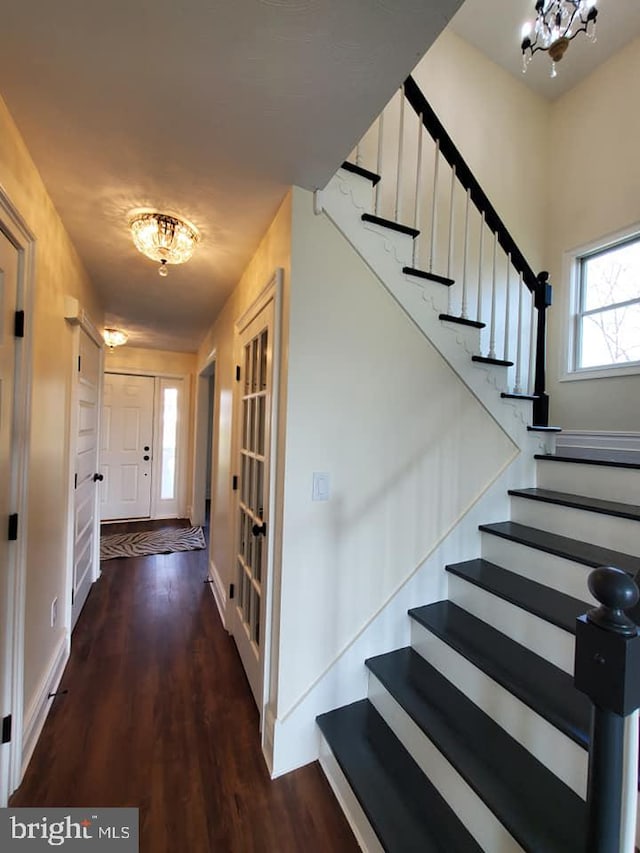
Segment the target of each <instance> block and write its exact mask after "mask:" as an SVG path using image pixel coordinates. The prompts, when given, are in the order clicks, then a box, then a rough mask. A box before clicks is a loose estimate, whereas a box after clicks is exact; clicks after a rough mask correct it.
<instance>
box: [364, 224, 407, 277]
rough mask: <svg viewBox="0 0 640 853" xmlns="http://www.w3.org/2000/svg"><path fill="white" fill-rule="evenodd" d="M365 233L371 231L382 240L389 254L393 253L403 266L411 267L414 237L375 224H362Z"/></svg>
mask: <svg viewBox="0 0 640 853" xmlns="http://www.w3.org/2000/svg"><path fill="white" fill-rule="evenodd" d="M362 227H363V228H364V229H365V231H371V232H372V233H373V234H374V235H375V237H376V238H377V239H378V240H380V242H381V245H384V247H385V249H386V250H387V251H388V252H393V253H394V255H395V257H396V259H397V260H398V261H399V262H400V264H401V265H402V266H408V267H410V266H411V264H412V262H413V237H411V235H410V234H403V233H402V232H401V231H396V230H395V229H394V228H388V227H387V226H386V225H378V224H376V223H375V222H362Z"/></svg>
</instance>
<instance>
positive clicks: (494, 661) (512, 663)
mask: <svg viewBox="0 0 640 853" xmlns="http://www.w3.org/2000/svg"><path fill="white" fill-rule="evenodd" d="M409 615H410V616H411V617H412V618H413V619H415V620H416V621H417V622H419V624H420V625H423V626H424V627H425V628H427V629H428V630H429V631H431V632H432V633H433V634H435V635H436V636H437V637H439V638H440V639H441V640H443V641H444V642H445V643H447V644H448V645H449V646H451V647H452V648H453V649H455V650H456V651H457V652H459V653H460V654H461V655H463V656H464V657H465V658H466V659H467V660H469V661H471V663H473V664H475V666H477V667H478V668H479V669H481V670H482V671H483V672H485V673H486V674H487V675H488V676H490V677H491V678H492V679H493V680H494V681H496V682H497V683H498V684H500V685H502V687H504V688H505V689H506V690H508V691H509V692H510V693H512V694H513V695H514V696H517V698H518V699H520V700H521V701H522V702H524V703H525V704H526V705H529V707H530V708H532V709H533V710H534V711H536V713H538V714H539V715H540V716H541V717H544V718H545V719H546V720H548V722H550V723H551V724H552V725H553V726H555V727H556V728H558V729H559V730H560V731H561V732H563V733H564V734H565V735H567V736H568V737H570V738H571V739H572V740H574V741H575V742H576V743H577V744H579V745H580V746H581V747H583V748H584V749H586V748H587V747H588V745H589V726H590V721H591V702H590V701H589V699H588V698H587V697H586V696H585V695H584V694H583V693H580V692H579V691H578V690H576V688H575V687H574V686H573V678H572V677H571V676H570V675H568V674H567V673H566V672H564V671H563V670H561V669H559V668H558V667H557V666H554V665H553V664H551V663H549V661H547V660H545V659H544V658H542V657H539V656H538V655H536V654H534V653H533V652H531V651H529V649H527V648H525V646H522V645H520V644H519V643H516V642H515V641H514V640H512V639H510V638H509V637H507V636H505V634H502V633H500V631H497V630H496V629H495V628H492V627H491V626H490V625H488V624H487V623H486V622H482V621H481V620H480V619H477V618H476V617H475V616H472V615H471V614H470V613H467V611H466V610H463V609H462V608H461V607H458V606H457V605H455V604H453V602H451V601H438V602H436V603H435V604H428V605H426V606H425V607H417V608H415V609H413V610H410V611H409Z"/></svg>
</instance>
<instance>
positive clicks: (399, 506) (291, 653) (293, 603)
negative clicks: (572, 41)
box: [272, 188, 515, 769]
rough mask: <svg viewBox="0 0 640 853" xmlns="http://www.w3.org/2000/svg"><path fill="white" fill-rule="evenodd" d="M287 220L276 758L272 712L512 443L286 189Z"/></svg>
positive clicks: (282, 742)
mask: <svg viewBox="0 0 640 853" xmlns="http://www.w3.org/2000/svg"><path fill="white" fill-rule="evenodd" d="M292 221H293V234H292V255H291V258H292V260H291V293H290V300H291V301H290V337H289V368H288V381H287V412H286V415H287V430H286V470H285V480H284V515H283V531H282V596H281V622H280V642H279V680H278V695H277V701H276V716H277V718H278V720H277V736H276V762H275V763H276V769H278V765H279V759H278V753H279V752H282V753H284V752H287V747H286V740H287V737H288V736H290V734H289V735H288V734H287V731H286V728H284V727H283V726H282V725H281V724H282V721H283V720H285V719H286V718H287V717H288V715H290V713H291V712H292V710H293V709H294V708H295V706H296V705H297V703H299V702H300V701H301V700H302V699H303V698H304V696H305V694H306V693H307V692H308V691H309V690H310V689H311V688H312V687H313V686H314V685H315V684H316V682H318V680H319V679H321V678H322V676H323V675H324V674H325V673H326V671H327V669H328V668H330V667H332V666H333V665H334V663H335V662H336V660H337V659H338V658H339V657H340V656H341V655H342V654H343V652H344V651H345V650H346V649H347V648H348V647H349V645H350V644H351V643H352V642H353V641H354V640H355V638H356V637H357V636H358V634H359V633H360V632H361V631H363V630H364V629H365V627H366V626H367V624H368V623H369V622H370V621H371V620H372V619H373V618H374V617H375V616H376V615H377V614H378V613H379V611H380V610H381V609H382V608H383V607H384V606H385V604H386V603H387V601H388V600H389V599H390V598H391V597H392V596H393V595H394V594H395V593H396V591H397V590H398V589H399V588H400V587H401V586H402V584H404V583H405V581H407V579H408V578H409V577H410V576H411V575H412V574H413V573H414V572H415V571H416V570H417V569H418V568H419V567H420V565H421V564H422V563H423V562H424V560H425V558H426V557H427V555H428V554H429V553H430V552H431V551H432V549H433V548H434V547H435V546H436V545H437V544H438V543H439V541H440V540H441V539H442V537H443V536H444V535H445V534H446V533H447V532H448V531H449V529H450V528H451V526H452V525H453V524H455V523H456V521H457V520H458V519H459V518H460V517H461V515H462V514H463V513H464V512H466V511H467V510H468V509H469V507H470V506H471V505H472V504H473V503H474V501H475V500H476V499H477V498H478V497H479V495H480V494H481V493H482V491H483V490H484V489H485V488H486V487H487V485H488V484H489V483H490V481H491V480H492V479H493V478H494V477H496V475H497V474H498V472H499V471H500V470H501V468H502V467H503V466H504V465H505V464H506V462H507V461H508V460H509V459H511V458H512V456H513V454H514V450H515V449H514V445H513V444H512V442H511V441H510V440H509V439H508V438H507V437H506V435H505V434H504V433H503V432H502V431H501V430H500V429H499V428H498V426H497V425H496V424H495V422H494V421H493V420H492V419H491V418H490V417H489V416H488V415H487V413H486V412H485V410H484V409H483V408H482V407H481V406H480V405H479V403H478V402H477V401H476V399H475V398H474V397H473V396H472V395H471V393H470V392H469V391H468V390H467V389H466V387H465V386H464V385H463V384H462V382H461V381H460V380H459V379H458V378H457V376H456V375H455V374H454V373H453V371H452V370H451V368H449V367H448V366H447V364H446V363H445V362H444V360H443V359H442V358H441V356H440V355H439V354H438V353H437V352H436V351H435V350H434V348H433V347H432V345H431V344H430V343H429V342H428V341H427V340H426V339H425V338H424V337H423V336H422V334H421V333H420V332H419V331H418V330H417V329H416V328H415V327H414V326H413V325H412V323H411V322H410V321H409V320H408V319H407V318H406V316H405V315H404V314H403V312H402V311H401V309H399V308H398V306H397V305H396V304H395V302H394V301H393V299H392V298H391V297H390V295H389V294H388V293H387V292H386V291H385V290H384V289H383V288H382V286H381V285H380V283H379V282H378V281H377V280H376V279H375V277H374V276H373V274H372V273H371V272H370V271H369V269H368V268H367V267H366V265H365V264H364V262H363V261H362V260H361V259H360V258H359V256H358V255H357V254H356V253H355V251H354V250H353V249H352V248H351V247H350V246H349V245H348V243H347V242H346V240H345V239H344V238H343V237H342V235H341V234H339V233H338V231H337V230H336V229H335V228H334V226H333V225H332V224H331V223H330V222H329V220H328V219H327V218H325V217H324V216H323V217H317V216H315V215H314V214H313V205H312V196H311V195H310V194H309V193H307V192H304V191H303V190H299V189H297V188H294V190H293V219H292ZM314 471H322V472H328V473H329V475H330V480H331V498H330V500H329V501H327V502H324V503H323V502H313V501H312V500H311V487H312V473H313V472H314ZM435 572H436V575H437V578H440V579H441V578H442V577H443V574H444V573H443V566H442V564H438V566H437V569H436V570H435ZM438 589H439V590H440V593H442V583H439V581H438V579H435V581H434V586H433V589H432V593H434V591H437V590H438ZM418 603H421V602H420V600H418V601H415V602H414V604H418ZM422 603H426V602H422ZM398 619H400V620H402V622H403V624H404V622H405V620H406V612H405V611H403V612H402V614H400V615H399V616H398ZM361 663H362V662H361ZM337 687H338V688H339V687H340V685H339V684H338V685H337ZM342 689H344V685H343V688H342ZM272 699H273V697H272ZM334 699H336V701H335V704H339V701H337V697H336V696H335V693H334ZM287 754H289V753H288V752H287ZM280 769H289V768H288V767H286V768H282V767H280Z"/></svg>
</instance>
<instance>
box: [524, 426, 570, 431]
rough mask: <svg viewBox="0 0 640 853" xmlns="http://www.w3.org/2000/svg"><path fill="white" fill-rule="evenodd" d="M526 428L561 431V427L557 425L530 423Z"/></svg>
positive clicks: (530, 429)
mask: <svg viewBox="0 0 640 853" xmlns="http://www.w3.org/2000/svg"><path fill="white" fill-rule="evenodd" d="M527 429H528V430H529V432H562V427H559V426H542V425H540V426H536V424H530V425H529V426H528V427H527Z"/></svg>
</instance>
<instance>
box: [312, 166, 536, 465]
mask: <svg viewBox="0 0 640 853" xmlns="http://www.w3.org/2000/svg"><path fill="white" fill-rule="evenodd" d="M371 206H372V192H371V184H370V182H369V181H367V180H366V179H364V178H362V177H360V176H359V175H354V174H351V173H350V172H346V171H344V170H339V171H338V172H337V174H336V175H335V176H334V177H333V178H332V179H331V180H330V181H329V183H328V185H327V187H326V188H325V189H324V190H322V191H321V192H320V193H319V194H318V198H317V202H316V212H317V213H321V212H324V214H326V216H327V217H328V218H329V219H330V220H331V222H333V224H334V225H335V226H336V227H337V228H338V230H339V231H340V232H341V233H342V234H343V235H344V237H345V238H346V239H347V240H348V242H349V243H350V244H351V245H352V246H353V248H354V249H355V251H356V252H357V253H358V254H359V255H360V257H361V258H362V259H363V260H364V262H365V263H366V264H367V266H368V267H369V269H370V270H371V271H372V272H373V273H374V275H375V276H376V277H377V278H378V280H379V281H380V283H381V284H382V285H383V286H384V287H385V288H386V289H387V290H388V291H389V293H390V294H391V296H392V297H393V298H394V299H395V301H396V302H397V303H398V305H400V307H401V308H402V309H403V311H404V312H405V313H406V314H407V316H408V317H409V318H410V320H411V321H412V322H413V323H414V324H415V326H416V327H417V328H418V329H420V331H421V332H422V334H423V335H424V336H425V337H426V338H427V339H428V340H429V341H430V342H431V343H432V344H433V346H434V347H435V348H436V349H437V350H438V352H439V353H440V355H441V356H442V357H443V358H444V359H445V361H446V362H447V363H448V364H449V365H450V367H451V368H452V369H453V370H454V371H455V372H456V374H457V375H458V376H459V377H460V379H461V381H462V382H463V383H464V384H465V385H466V387H467V388H468V389H469V390H470V391H471V393H472V394H473V395H474V396H475V397H476V399H477V400H478V401H479V402H480V404H481V405H482V406H483V408H484V409H485V410H486V411H487V412H488V413H489V415H490V416H491V417H492V418H493V419H494V420H495V421H496V423H497V424H498V425H499V426H500V427H501V428H502V429H503V430H504V432H505V433H506V434H507V435H508V436H509V437H510V438H511V439H512V441H513V442H514V443H515V444H516V445H517V447H519V448H520V450H523V451H527V452H529V450H530V448H531V446H532V445H531V442H530V440H529V433H528V431H527V426H528V425H529V424H530V423H531V411H530V406H531V403H530V402H525V401H519V400H505V399H503V398H502V397H501V396H500V394H501V393H502V392H503V391H504V392H506V391H508V386H507V371H506V368H504V367H498V366H493V365H484V364H478V363H477V362H472V361H471V356H472V355H477V354H478V352H479V346H480V333H479V331H478V330H477V329H474V328H469V327H464V326H459V327H455V326H453V325H452V324H450V323H446V322H443V321H441V320H440V318H439V315H440V314H441V313H446V310H447V304H446V303H447V296H446V288H445V287H444V286H443V285H441V284H437V283H434V282H429V281H426V280H423V279H420V280H418V279H415V280H414V279H413V278H412V277H410V276H408V275H405V274H404V273H403V272H402V268H403V266H411V264H412V243H413V241H412V238H411V237H410V236H408V235H405V234H400V233H397V232H393V231H391V230H389V229H385V228H383V227H381V226H378V225H374V224H369V223H364V222H362V221H361V216H362V214H363V213H369V212H370V211H371Z"/></svg>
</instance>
